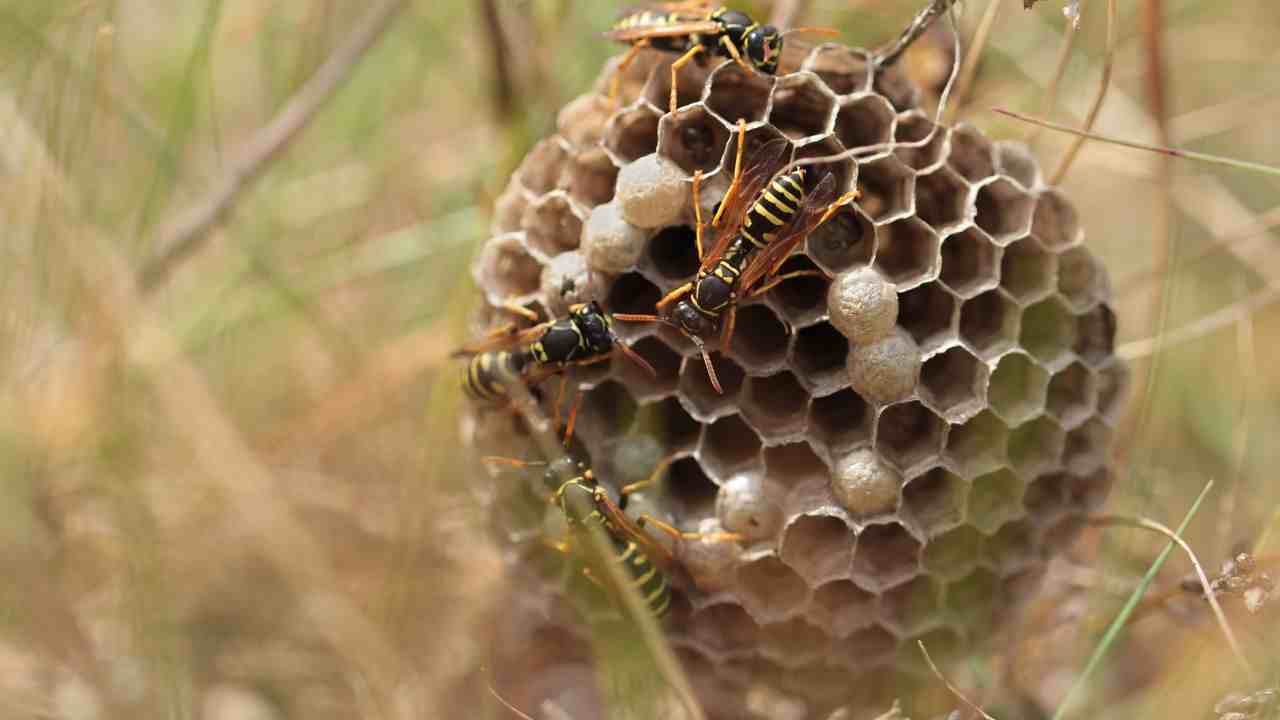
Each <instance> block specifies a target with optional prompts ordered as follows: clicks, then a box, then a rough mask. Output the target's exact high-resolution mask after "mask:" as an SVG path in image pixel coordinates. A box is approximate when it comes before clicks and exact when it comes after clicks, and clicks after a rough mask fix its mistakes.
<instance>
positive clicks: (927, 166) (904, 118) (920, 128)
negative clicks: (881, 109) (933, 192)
mask: <svg viewBox="0 0 1280 720" xmlns="http://www.w3.org/2000/svg"><path fill="white" fill-rule="evenodd" d="M947 135H948V133H947V129H946V128H945V127H942V126H940V125H935V124H934V122H933V120H932V119H931V118H930V117H929V116H928V115H925V114H924V113H923V112H921V111H919V110H913V111H911V112H907V113H903V114H902V115H900V116H898V124H897V126H896V127H895V128H894V133H893V139H894V150H893V154H894V155H896V156H897V158H898V159H899V160H901V161H902V162H903V164H905V165H906V166H907V167H909V168H911V169H913V170H916V171H917V172H926V171H929V170H932V169H933V168H935V167H937V166H938V165H939V164H940V163H941V162H942V160H943V158H944V157H946V153H947ZM931 224H932V223H931ZM935 227H936V226H935Z"/></svg>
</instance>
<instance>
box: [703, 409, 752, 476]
mask: <svg viewBox="0 0 1280 720" xmlns="http://www.w3.org/2000/svg"><path fill="white" fill-rule="evenodd" d="M761 446H762V443H761V442H760V436H759V435H756V432H755V431H754V430H752V429H751V426H749V425H747V424H746V423H745V422H743V421H742V418H740V417H739V416H737V415H728V416H726V417H723V418H720V419H719V420H717V421H715V422H714V423H712V424H710V425H708V426H707V428H706V430H705V431H704V432H703V436H702V450H701V453H700V457H701V458H702V463H703V465H704V466H705V468H706V470H707V472H709V473H711V474H712V475H713V476H715V477H726V476H727V475H729V474H730V473H732V472H734V471H736V470H742V469H745V468H747V467H750V466H751V465H752V464H754V463H755V462H756V461H757V460H759V458H760V448H761Z"/></svg>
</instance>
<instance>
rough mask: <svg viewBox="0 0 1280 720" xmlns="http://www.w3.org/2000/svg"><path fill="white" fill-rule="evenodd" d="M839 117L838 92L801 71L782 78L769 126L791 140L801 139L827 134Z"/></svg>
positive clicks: (816, 77) (779, 82) (812, 75)
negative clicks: (837, 110)
mask: <svg viewBox="0 0 1280 720" xmlns="http://www.w3.org/2000/svg"><path fill="white" fill-rule="evenodd" d="M835 114H836V96H835V93H833V92H831V90H830V89H828V88H827V86H826V85H825V84H823V82H822V80H821V78H819V77H818V76H817V75H814V74H812V73H806V72H798V73H793V74H791V75H785V76H783V77H780V78H778V81H777V86H776V87H775V88H774V90H773V108H772V109H771V110H770V112H769V124H770V125H773V126H774V127H776V128H778V129H779V130H781V131H782V133H783V134H784V135H786V136H787V137H789V138H791V139H793V140H798V139H801V138H812V137H821V136H823V135H826V134H827V133H830V132H831V128H832V125H833V123H834V122H835Z"/></svg>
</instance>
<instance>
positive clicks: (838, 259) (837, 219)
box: [806, 204, 876, 275]
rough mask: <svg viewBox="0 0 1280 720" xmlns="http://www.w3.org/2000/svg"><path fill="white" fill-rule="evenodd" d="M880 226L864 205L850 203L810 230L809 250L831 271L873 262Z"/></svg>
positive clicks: (807, 242) (819, 263)
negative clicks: (868, 214)
mask: <svg viewBox="0 0 1280 720" xmlns="http://www.w3.org/2000/svg"><path fill="white" fill-rule="evenodd" d="M875 249H876V227H875V225H874V224H872V222H871V218H869V217H867V215H866V213H864V212H863V211H862V208H860V207H858V206H857V205H856V204H855V205H847V206H845V207H844V208H842V209H841V210H840V211H839V212H837V213H836V214H835V215H834V216H833V217H832V218H831V219H830V220H828V221H827V222H826V223H824V224H823V225H822V226H820V227H819V228H818V229H817V230H814V231H813V232H812V233H810V234H809V237H808V239H807V240H806V254H807V255H808V256H809V258H810V259H811V260H813V262H814V263H816V264H817V265H818V267H820V268H822V269H823V270H825V271H826V272H827V273H828V274H830V275H835V274H836V273H840V272H844V271H847V270H850V269H851V268H859V267H863V266H865V265H868V264H870V262H871V258H872V256H873V255H874V254H875Z"/></svg>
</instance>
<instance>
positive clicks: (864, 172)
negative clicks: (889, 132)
mask: <svg viewBox="0 0 1280 720" xmlns="http://www.w3.org/2000/svg"><path fill="white" fill-rule="evenodd" d="M858 188H859V189H860V190H862V197H861V198H859V199H858V205H859V206H860V207H861V208H862V210H863V212H865V213H866V214H867V215H869V216H871V219H872V220H874V221H875V222H876V223H877V224H879V223H886V222H891V221H893V220H897V219H899V218H904V217H907V216H908V215H910V214H911V213H912V212H913V211H914V210H915V206H916V202H915V189H916V176H915V173H913V172H911V169H910V168H908V167H907V166H906V165H903V164H902V163H901V162H900V161H898V159H897V158H894V157H884V158H880V159H878V160H872V161H870V162H867V163H863V164H862V165H860V166H859V167H858Z"/></svg>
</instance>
